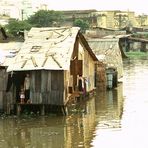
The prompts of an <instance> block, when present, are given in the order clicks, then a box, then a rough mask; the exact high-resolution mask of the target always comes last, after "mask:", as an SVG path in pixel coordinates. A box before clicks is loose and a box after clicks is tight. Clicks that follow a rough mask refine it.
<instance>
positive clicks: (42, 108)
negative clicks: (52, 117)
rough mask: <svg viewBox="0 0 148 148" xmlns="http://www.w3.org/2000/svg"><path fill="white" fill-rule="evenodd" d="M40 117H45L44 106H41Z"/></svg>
mask: <svg viewBox="0 0 148 148" xmlns="http://www.w3.org/2000/svg"><path fill="white" fill-rule="evenodd" d="M41 115H42V116H44V115H45V105H44V104H43V105H42V106H41Z"/></svg>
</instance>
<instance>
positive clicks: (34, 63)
mask: <svg viewBox="0 0 148 148" xmlns="http://www.w3.org/2000/svg"><path fill="white" fill-rule="evenodd" d="M31 60H32V63H33V65H34V67H38V65H37V63H36V60H35V58H34V57H33V56H31Z"/></svg>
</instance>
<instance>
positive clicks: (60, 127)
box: [0, 60, 148, 148]
mask: <svg viewBox="0 0 148 148" xmlns="http://www.w3.org/2000/svg"><path fill="white" fill-rule="evenodd" d="M147 84H148V61H146V60H135V61H128V62H126V63H125V64H124V78H123V83H120V84H119V86H118V88H116V89H114V90H113V91H111V90H110V91H107V92H99V91H97V92H96V97H93V98H91V99H90V100H89V101H87V102H86V103H84V104H81V105H80V107H79V108H78V109H74V106H73V109H72V114H71V115H69V116H67V117H62V116H56V115H50V116H46V117H22V118H18V117H6V116H1V117H0V148H1V147H2V148H91V147H94V148H148V140H147V137H148V115H147V114H148V88H147Z"/></svg>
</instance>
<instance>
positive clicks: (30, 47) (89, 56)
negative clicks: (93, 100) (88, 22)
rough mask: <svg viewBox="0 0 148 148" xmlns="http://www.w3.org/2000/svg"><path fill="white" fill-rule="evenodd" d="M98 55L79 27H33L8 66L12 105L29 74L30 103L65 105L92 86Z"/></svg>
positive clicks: (15, 101)
mask: <svg viewBox="0 0 148 148" xmlns="http://www.w3.org/2000/svg"><path fill="white" fill-rule="evenodd" d="M96 61H98V60H97V58H96V56H95V55H94V53H93V52H92V50H91V48H90V47H89V45H88V43H87V41H86V40H85V38H84V36H83V35H82V34H81V32H80V28H79V27H68V28H63V27H60V28H32V29H31V30H30V32H29V33H28V37H27V39H26V40H25V42H24V43H23V45H22V47H21V49H20V51H19V52H18V54H17V55H16V56H15V58H14V59H13V62H12V63H11V64H10V65H9V66H8V69H7V71H8V72H9V73H11V74H12V73H13V77H11V79H12V82H13V83H12V87H13V89H10V91H12V94H13V102H14V104H20V98H19V92H20V88H21V86H23V84H24V79H25V75H26V74H27V73H28V74H29V75H30V104H28V105H42V106H43V108H44V105H57V106H64V105H65V104H66V103H67V102H68V101H69V100H70V99H72V98H75V97H79V96H80V95H81V94H86V93H89V92H91V91H92V90H94V89H95V63H96Z"/></svg>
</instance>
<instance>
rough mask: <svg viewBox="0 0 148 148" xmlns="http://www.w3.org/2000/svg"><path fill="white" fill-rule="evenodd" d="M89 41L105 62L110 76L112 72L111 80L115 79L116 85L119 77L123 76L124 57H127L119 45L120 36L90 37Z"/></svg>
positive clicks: (100, 58) (100, 59)
mask: <svg viewBox="0 0 148 148" xmlns="http://www.w3.org/2000/svg"><path fill="white" fill-rule="evenodd" d="M87 41H88V43H89V45H90V47H91V48H92V49H93V52H94V53H95V55H96V56H97V58H98V60H99V61H101V62H102V63H103V64H105V68H106V70H107V73H106V74H107V76H108V74H109V77H110V74H111V75H113V79H112V80H111V81H114V82H113V83H114V84H115V85H114V86H116V84H117V82H118V81H119V79H121V78H122V77H123V61H122V57H125V55H124V52H123V51H122V49H120V46H119V38H114V39H113V38H102V39H98V38H92V39H88V40H87ZM110 69H111V71H110V72H109V73H108V70H110ZM113 71H114V73H113ZM114 79H116V80H114ZM107 81H108V80H107ZM109 81H110V80H109ZM115 81H116V82H115Z"/></svg>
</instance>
